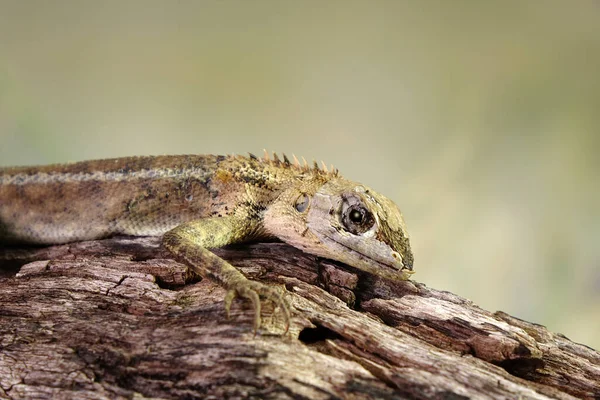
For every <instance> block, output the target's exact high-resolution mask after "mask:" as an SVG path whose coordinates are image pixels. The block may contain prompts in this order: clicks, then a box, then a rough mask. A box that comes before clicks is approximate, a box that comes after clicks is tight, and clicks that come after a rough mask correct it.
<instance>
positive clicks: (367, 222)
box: [264, 176, 413, 280]
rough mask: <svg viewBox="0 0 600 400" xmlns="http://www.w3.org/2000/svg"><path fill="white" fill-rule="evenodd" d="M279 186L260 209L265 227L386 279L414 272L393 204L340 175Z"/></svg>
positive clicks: (305, 247) (401, 222) (309, 249)
mask: <svg viewBox="0 0 600 400" xmlns="http://www.w3.org/2000/svg"><path fill="white" fill-rule="evenodd" d="M316 181H317V184H315V180H311V181H309V182H303V183H302V184H301V185H299V187H294V188H290V189H288V190H286V191H284V192H283V193H282V194H281V195H280V196H279V198H278V199H277V200H276V201H275V202H274V203H273V204H272V205H271V206H270V207H269V208H268V209H267V210H266V211H265V214H264V224H265V228H266V229H267V231H268V232H269V233H270V234H272V235H274V236H277V237H278V238H279V239H281V240H283V241H284V242H287V243H289V244H291V245H293V246H294V247H297V248H300V249H302V250H304V251H306V252H308V253H311V254H315V255H318V256H321V257H324V258H329V259H333V260H337V261H341V262H343V263H346V264H348V265H350V266H353V267H355V268H358V269H360V270H363V271H365V272H369V273H371V274H374V275H377V276H382V277H384V278H387V279H391V280H406V279H408V278H409V277H410V275H411V274H412V273H413V271H412V267H413V254H412V251H411V249H410V243H409V237H408V233H407V231H406V225H405V224H404V220H403V218H402V214H401V212H400V210H399V209H398V207H397V206H396V204H394V203H393V202H392V201H391V200H389V199H388V198H386V197H385V196H383V195H381V194H379V193H377V192H375V191H373V190H372V189H370V188H368V187H366V186H364V185H361V184H358V183H355V182H351V181H348V180H346V179H344V178H341V177H339V176H336V177H332V178H330V179H328V180H327V181H325V182H323V181H318V180H316Z"/></svg>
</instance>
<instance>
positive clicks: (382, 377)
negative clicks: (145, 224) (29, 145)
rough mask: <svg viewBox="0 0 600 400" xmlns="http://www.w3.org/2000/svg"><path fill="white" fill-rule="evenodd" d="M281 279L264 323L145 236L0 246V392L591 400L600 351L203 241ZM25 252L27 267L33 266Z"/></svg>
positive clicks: (430, 298)
mask: <svg viewBox="0 0 600 400" xmlns="http://www.w3.org/2000/svg"><path fill="white" fill-rule="evenodd" d="M215 252H216V253H217V254H218V255H219V256H221V257H223V258H225V259H227V260H229V261H230V262H231V263H232V264H234V265H236V266H238V267H240V268H241V269H242V271H243V272H244V273H245V274H246V275H247V276H248V277H250V278H252V279H259V280H261V281H263V282H272V283H274V284H284V285H285V287H286V288H287V291H288V294H287V296H288V299H289V301H290V303H291V304H292V305H293V307H294V312H293V318H292V321H291V326H290V329H289V332H288V333H284V331H285V327H284V321H283V318H282V315H281V312H279V311H278V310H273V307H272V305H271V304H268V303H263V312H262V317H263V318H262V320H263V325H262V327H261V329H260V331H259V332H257V333H256V334H255V333H254V332H253V330H252V318H253V311H252V309H251V307H250V305H249V304H247V303H246V302H244V301H241V300H237V301H235V302H234V304H233V306H232V312H231V318H230V319H229V320H228V319H227V318H226V317H225V312H224V306H223V299H224V296H225V291H224V290H223V289H222V288H220V287H219V286H218V285H216V284H215V283H213V282H211V281H210V280H208V279H200V278H199V277H197V276H194V275H193V274H191V273H190V272H189V270H188V269H187V268H186V267H185V265H182V264H180V263H178V262H176V261H173V260H171V259H169V255H168V254H167V253H165V252H164V251H163V250H162V249H161V248H160V245H159V240H158V239H156V238H139V239H131V238H114V239H107V240H101V241H92V242H82V243H75V244H71V245H63V246H54V247H49V248H43V249H35V248H32V249H9V248H4V249H0V257H1V258H3V259H4V260H3V261H0V264H1V265H2V271H3V273H4V277H2V278H0V333H1V339H0V397H5V398H11V399H21V398H58V399H60V398H65V399H66V398H69V399H70V398H79V399H82V398H85V399H88V398H89V399H112V398H119V399H120V398H123V399H127V398H136V399H142V398H164V399H172V398H207V399H220V398H255V399H291V398H300V399H396V398H397V399H403V398H407V399H461V398H480V399H485V398H490V399H492V398H493V399H519V398H520V399H547V398H555V399H572V398H587V399H600V383H599V382H600V354H599V353H598V352H597V351H595V350H593V349H592V348H590V347H587V346H584V345H581V344H577V343H573V342H571V341H570V340H569V339H567V338H566V337H564V336H563V335H560V334H554V333H551V332H548V330H547V329H546V328H545V327H543V326H541V325H538V324H534V323H530V322H526V321H523V320H519V319H517V318H514V317H511V316H510V315H507V314H505V313H503V312H496V313H491V312H489V311H486V310H483V309H481V308H479V307H478V306H476V305H474V304H473V303H472V302H470V301H469V300H466V299H464V298H461V297H459V296H457V295H455V294H452V293H448V292H444V291H437V290H434V289H431V288H428V287H426V286H425V285H423V284H421V283H418V282H415V281H407V282H388V281H385V280H382V279H379V278H377V277H373V276H367V275H364V274H361V273H360V272H357V271H356V270H354V269H350V268H347V267H345V266H343V265H341V264H338V263H335V262H332V261H327V260H322V259H319V258H317V257H314V256H311V255H308V254H304V253H302V252H300V251H299V250H296V249H294V248H292V247H290V246H287V245H285V244H281V243H268V244H254V245H245V246H237V247H231V248H226V249H219V250H216V251H215ZM32 260H37V261H32Z"/></svg>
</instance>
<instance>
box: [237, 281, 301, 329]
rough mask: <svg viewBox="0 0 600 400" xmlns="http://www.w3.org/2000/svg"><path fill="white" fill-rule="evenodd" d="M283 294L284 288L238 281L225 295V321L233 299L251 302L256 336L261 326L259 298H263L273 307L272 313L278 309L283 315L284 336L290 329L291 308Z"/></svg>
mask: <svg viewBox="0 0 600 400" xmlns="http://www.w3.org/2000/svg"><path fill="white" fill-rule="evenodd" d="M284 292H285V288H283V289H277V288H274V287H272V286H268V285H265V284H264V283H260V282H256V281H251V280H244V281H240V282H238V283H236V284H235V285H234V286H233V287H231V288H230V289H229V290H228V291H227V294H226V295H225V312H226V314H227V319H229V312H230V308H231V303H232V302H233V299H234V298H236V297H241V298H244V299H248V300H250V301H251V302H252V308H254V324H253V325H254V334H255V335H256V332H257V331H258V329H259V328H260V324H261V308H262V307H261V298H263V299H265V300H267V301H270V302H272V303H273V304H274V305H275V309H274V310H273V311H275V310H277V309H279V310H281V312H282V313H283V317H284V320H285V332H284V334H285V333H287V332H288V330H289V328H290V318H291V311H290V308H291V306H290V305H289V303H288V302H287V300H286V299H285V298H284V296H283V293H284Z"/></svg>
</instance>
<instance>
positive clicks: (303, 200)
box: [294, 193, 310, 213]
mask: <svg viewBox="0 0 600 400" xmlns="http://www.w3.org/2000/svg"><path fill="white" fill-rule="evenodd" d="M309 203H310V198H309V197H308V196H307V195H306V194H304V193H303V194H301V195H300V196H299V197H298V198H297V199H296V203H295V204H294V207H296V211H298V212H301V213H302V212H304V211H306V209H307V208H308V205H309Z"/></svg>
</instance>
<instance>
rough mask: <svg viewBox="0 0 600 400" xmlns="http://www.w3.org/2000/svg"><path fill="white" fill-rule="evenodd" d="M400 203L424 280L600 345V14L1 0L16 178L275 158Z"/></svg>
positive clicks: (3, 85) (6, 134) (588, 5)
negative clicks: (146, 157)
mask: <svg viewBox="0 0 600 400" xmlns="http://www.w3.org/2000/svg"><path fill="white" fill-rule="evenodd" d="M263 148H267V149H269V150H276V151H278V152H286V153H288V154H291V153H295V154H297V155H304V156H306V158H308V159H312V158H315V159H317V160H321V159H323V160H325V161H326V162H327V163H333V164H334V165H335V166H336V167H338V168H339V169H340V170H341V172H342V173H343V174H344V175H345V176H346V177H349V178H351V179H353V180H357V181H361V182H363V183H365V184H368V185H369V186H372V187H373V188H375V189H377V190H378V191H380V192H383V193H385V194H387V195H388V196H389V197H391V198H392V199H393V200H394V201H395V202H396V203H398V204H399V205H400V207H401V209H402V210H403V212H404V214H405V218H406V221H407V224H408V226H409V229H410V231H411V234H412V242H413V246H414V252H415V259H416V263H415V267H416V270H417V274H416V275H415V276H414V279H415V280H418V281H421V282H424V283H426V284H427V285H428V286H432V287H435V288H437V289H445V290H449V291H452V292H455V293H457V294H459V295H461V296H465V297H467V298H469V299H472V300H473V301H475V302H476V303H477V304H479V305H481V306H482V307H484V308H487V309H490V310H492V311H493V310H504V311H506V312H509V313H511V314H513V315H515V316H518V317H521V318H524V319H526V320H530V321H534V322H538V323H541V324H544V325H547V326H548V327H549V328H550V329H552V330H553V331H558V332H562V333H564V334H566V335H567V336H568V337H570V338H572V339H573V340H576V341H579V342H583V343H586V344H588V345H591V346H592V347H595V348H600V243H599V239H600V207H599V204H600V179H599V178H600V176H599V175H600V174H599V172H600V158H599V157H598V151H599V150H600V3H598V2H597V1H593V0H578V1H576V2H567V1H542V0H538V1H502V2H481V1H442V0H440V1H410V2H409V1H366V0H364V1H333V0H332V1H285V0H281V1H280V0H272V1H243V0H240V1H228V0H220V1H208V0H207V1H183V0H180V1H151V0H148V1H102V2H99V1H91V0H81V1H51V2H50V1H7V0H0V165H14V164H20V165H21V164H42V163H51V162H64V161H75V160H82V159H89V158H99V157H116V156H125V155H134V154H167V153H168V154H172V153H218V154H223V153H245V152H247V151H251V152H254V153H257V154H258V153H261V152H262V149H263Z"/></svg>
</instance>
